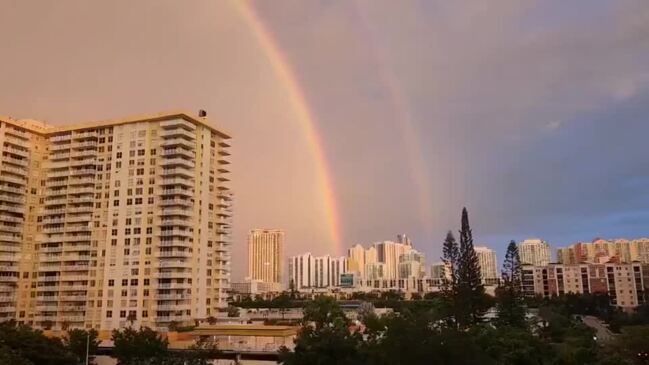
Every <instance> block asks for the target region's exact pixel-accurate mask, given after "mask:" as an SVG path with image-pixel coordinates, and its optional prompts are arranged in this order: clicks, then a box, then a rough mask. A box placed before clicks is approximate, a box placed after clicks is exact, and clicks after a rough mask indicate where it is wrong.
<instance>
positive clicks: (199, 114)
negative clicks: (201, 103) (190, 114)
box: [198, 109, 207, 118]
mask: <svg viewBox="0 0 649 365" xmlns="http://www.w3.org/2000/svg"><path fill="white" fill-rule="evenodd" d="M198 116H199V117H201V118H205V117H207V112H206V111H205V110H203V109H201V110H199V111H198Z"/></svg>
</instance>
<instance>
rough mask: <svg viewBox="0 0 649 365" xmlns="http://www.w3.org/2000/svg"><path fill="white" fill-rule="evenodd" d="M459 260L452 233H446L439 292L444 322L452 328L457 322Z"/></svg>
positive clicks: (458, 249)
mask: <svg viewBox="0 0 649 365" xmlns="http://www.w3.org/2000/svg"><path fill="white" fill-rule="evenodd" d="M459 258H460V248H459V246H458V244H457V241H456V240H455V237H454V236H453V232H452V231H448V233H447V234H446V239H445V240H444V243H443V245H442V262H443V263H444V271H443V273H442V280H441V284H442V285H441V289H442V290H441V291H442V299H443V304H444V312H445V313H446V316H445V317H446V322H447V324H448V325H451V326H453V327H455V326H456V325H457V321H456V320H455V317H456V313H455V297H456V295H457V269H458V260H459Z"/></svg>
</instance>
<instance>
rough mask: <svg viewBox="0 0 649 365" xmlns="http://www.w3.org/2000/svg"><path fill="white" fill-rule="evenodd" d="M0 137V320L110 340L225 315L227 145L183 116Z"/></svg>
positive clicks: (6, 122)
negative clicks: (135, 330) (113, 332)
mask: <svg viewBox="0 0 649 365" xmlns="http://www.w3.org/2000/svg"><path fill="white" fill-rule="evenodd" d="M0 131H1V132H2V133H0V145H1V146H2V159H1V172H0V191H1V194H0V202H1V204H0V227H4V228H0V231H2V232H1V233H0V317H3V316H4V317H5V318H7V317H12V318H16V320H18V321H19V322H21V323H26V324H30V325H34V326H40V327H44V328H50V327H51V328H62V327H66V326H69V327H85V328H97V329H113V328H119V327H123V326H124V325H125V324H126V323H127V321H133V322H134V323H135V324H136V325H146V326H150V327H165V326H166V325H168V324H169V323H170V322H171V321H175V322H188V321H190V320H192V319H196V318H205V317H208V316H211V315H216V313H217V312H219V311H222V310H224V309H225V307H226V306H227V304H226V298H227V294H226V291H227V289H228V287H229V275H230V256H229V252H230V249H229V246H230V230H231V215H232V212H231V201H232V194H231V193H230V190H229V188H228V187H227V182H228V181H229V178H228V173H229V168H228V164H229V162H228V160H227V156H229V152H228V147H229V146H230V144H229V139H230V137H229V136H228V135H227V134H225V133H224V132H222V131H220V130H217V129H216V128H214V127H213V126H211V125H210V124H209V123H207V121H206V120H205V119H204V118H196V117H192V116H190V115H189V114H186V113H166V114H157V115H151V116H145V117H140V118H129V119H122V120H114V121H102V122H93V123H86V124H78V125H71V126H57V127H52V126H48V125H45V124H44V123H38V122H33V121H15V120H12V119H9V118H0ZM7 314H8V315H7Z"/></svg>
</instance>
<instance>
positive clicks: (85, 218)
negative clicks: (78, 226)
mask: <svg viewBox="0 0 649 365" xmlns="http://www.w3.org/2000/svg"><path fill="white" fill-rule="evenodd" d="M84 212H85V211H84ZM75 213H78V212H75ZM65 220H66V222H68V223H75V222H89V221H91V220H92V214H75V215H68V216H67V217H66V218H65Z"/></svg>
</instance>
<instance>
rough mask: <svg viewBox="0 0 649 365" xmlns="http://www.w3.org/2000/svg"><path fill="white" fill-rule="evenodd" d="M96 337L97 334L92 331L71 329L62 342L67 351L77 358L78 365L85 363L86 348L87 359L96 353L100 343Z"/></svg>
mask: <svg viewBox="0 0 649 365" xmlns="http://www.w3.org/2000/svg"><path fill="white" fill-rule="evenodd" d="M97 336H98V333H97V331H96V330H94V329H91V330H89V331H85V330H82V329H73V330H70V331H68V335H67V337H66V338H64V339H63V341H64V343H65V346H66V347H67V348H68V350H69V351H70V352H72V353H73V354H75V355H76V356H77V359H79V363H85V359H86V348H87V349H88V355H89V357H92V356H93V355H94V354H96V353H97V348H98V347H99V342H100V341H99V339H98V338H97Z"/></svg>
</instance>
